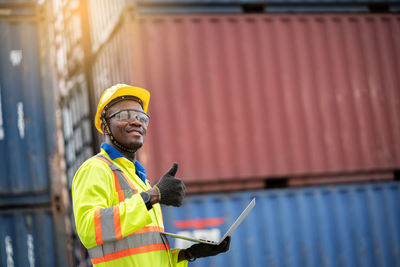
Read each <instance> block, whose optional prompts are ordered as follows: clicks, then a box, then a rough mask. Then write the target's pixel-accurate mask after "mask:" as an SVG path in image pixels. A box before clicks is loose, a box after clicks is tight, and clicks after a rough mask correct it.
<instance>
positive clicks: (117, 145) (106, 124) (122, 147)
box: [100, 115, 137, 153]
mask: <svg viewBox="0 0 400 267" xmlns="http://www.w3.org/2000/svg"><path fill="white" fill-rule="evenodd" d="M100 119H101V121H102V122H103V124H104V126H105V128H106V131H107V133H108V135H109V136H110V139H111V142H112V143H113V144H114V145H115V146H116V147H118V148H119V149H121V150H122V151H125V152H128V153H135V152H136V150H137V149H131V148H128V147H126V146H123V145H121V144H120V143H119V142H118V141H117V140H116V139H115V138H114V136H113V135H112V133H111V129H110V127H109V126H108V123H107V121H106V119H105V118H104V116H103V115H102V116H100Z"/></svg>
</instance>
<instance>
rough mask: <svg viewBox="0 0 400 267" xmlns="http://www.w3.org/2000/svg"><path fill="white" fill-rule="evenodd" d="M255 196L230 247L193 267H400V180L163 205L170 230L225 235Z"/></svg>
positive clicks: (194, 198)
mask: <svg viewBox="0 0 400 267" xmlns="http://www.w3.org/2000/svg"><path fill="white" fill-rule="evenodd" d="M253 197H256V206H255V207H254V209H253V210H252V211H251V213H250V214H249V215H248V217H247V218H246V219H245V220H244V221H243V222H242V224H241V225H240V226H239V227H238V228H237V229H236V231H235V232H234V233H233V235H232V243H231V248H230V250H229V251H228V252H227V253H225V254H220V255H218V256H216V257H209V258H203V259H198V260H196V261H195V262H193V263H191V266H238V267H239V266H240V267H241V266H276V267H279V266H298V267H301V266H305V267H312V266H348V267H350V266H354V267H356V266H357V267H359V266H371V267H372V266H381V267H383V266H387V267H392V266H400V253H399V250H398V248H399V246H400V215H399V214H400V212H399V207H398V203H399V201H400V184H399V183H398V182H396V183H395V182H388V183H377V184H354V185H347V186H329V187H309V188H300V189H285V190H262V191H248V192H242V193H233V194H213V195H192V196H189V197H187V198H186V199H185V201H184V204H183V205H182V206H181V207H180V208H174V207H163V218H164V224H165V228H166V230H167V231H170V232H175V233H177V232H179V233H182V234H186V235H191V236H196V237H198V238H217V239H218V237H219V236H220V235H223V234H224V233H225V231H226V230H227V228H228V227H229V225H231V223H232V222H233V221H234V220H235V219H236V218H237V216H239V214H240V212H241V210H242V209H244V207H246V205H247V204H248V203H249V202H250V200H251V199H252V198H253ZM170 241H171V245H172V247H181V248H183V247H187V246H189V245H191V244H193V243H191V242H187V243H186V241H182V240H179V239H173V238H170Z"/></svg>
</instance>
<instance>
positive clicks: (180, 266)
mask: <svg viewBox="0 0 400 267" xmlns="http://www.w3.org/2000/svg"><path fill="white" fill-rule="evenodd" d="M181 250H182V249H177V248H174V249H171V255H172V259H173V260H172V261H173V262H174V266H175V267H187V266H188V261H187V260H182V261H178V255H179V252H180V251H181Z"/></svg>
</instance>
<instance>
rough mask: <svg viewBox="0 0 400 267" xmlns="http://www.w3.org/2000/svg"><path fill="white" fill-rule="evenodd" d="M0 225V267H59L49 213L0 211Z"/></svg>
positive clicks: (38, 211) (40, 211) (39, 211)
mask: <svg viewBox="0 0 400 267" xmlns="http://www.w3.org/2000/svg"><path fill="white" fill-rule="evenodd" d="M0 225H1V228H0V241H1V242H0V266H15V267H18V266H21V267H25V266H48V267H53V266H58V265H57V264H56V263H57V261H56V257H57V253H56V242H55V240H56V239H55V234H54V227H53V221H52V215H51V213H50V212H47V211H44V210H25V211H0ZM58 238H60V237H58Z"/></svg>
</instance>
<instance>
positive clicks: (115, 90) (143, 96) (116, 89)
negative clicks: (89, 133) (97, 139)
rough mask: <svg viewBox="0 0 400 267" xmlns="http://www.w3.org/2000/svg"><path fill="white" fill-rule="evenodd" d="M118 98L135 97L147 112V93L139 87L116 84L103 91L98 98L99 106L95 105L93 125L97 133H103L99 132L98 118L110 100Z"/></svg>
mask: <svg viewBox="0 0 400 267" xmlns="http://www.w3.org/2000/svg"><path fill="white" fill-rule="evenodd" d="M120 96H135V97H137V98H139V99H140V100H141V101H142V103H143V111H144V112H147V108H148V106H149V101H150V92H149V91H147V90H146V89H143V88H140V87H134V86H131V85H127V84H116V85H114V86H112V87H110V88H108V89H106V90H105V91H104V93H103V94H102V95H101V97H100V101H99V104H98V105H97V112H96V116H95V118H94V125H95V126H96V129H97V131H99V132H100V133H103V131H102V130H101V121H100V116H101V114H102V113H103V110H104V108H105V107H106V106H107V104H108V103H110V102H111V101H112V100H114V99H116V98H118V97H120Z"/></svg>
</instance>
